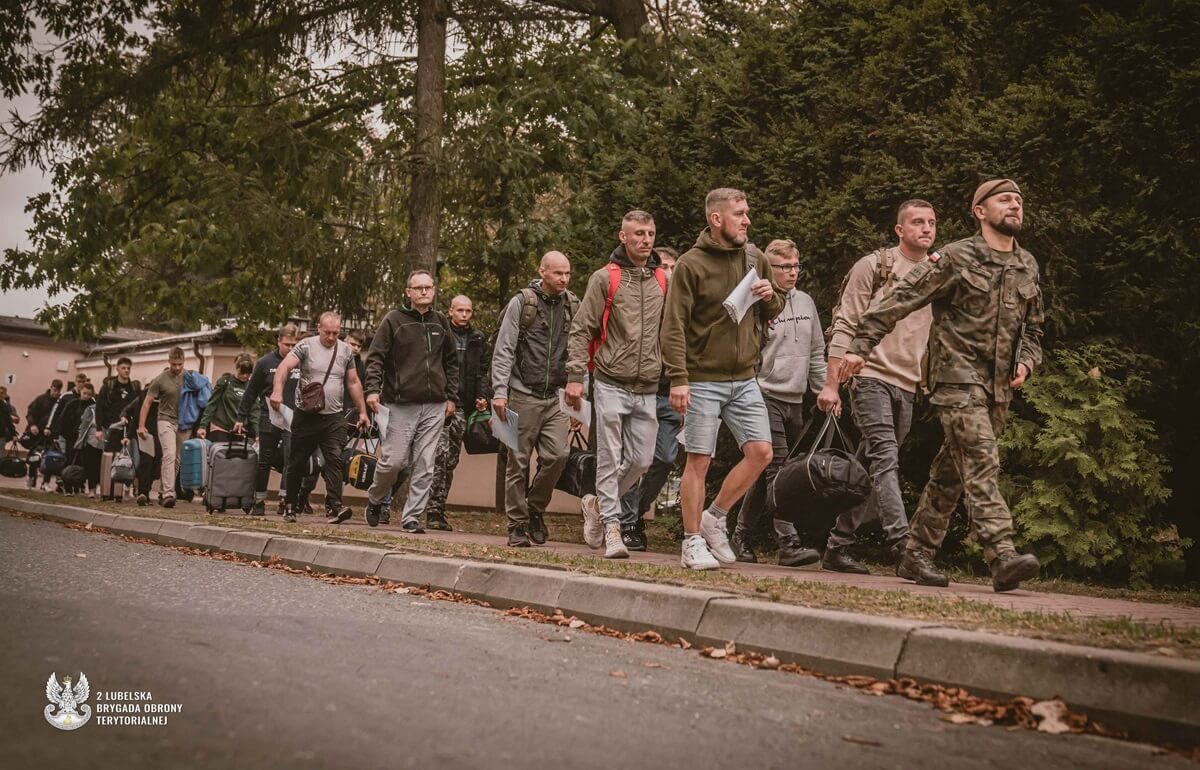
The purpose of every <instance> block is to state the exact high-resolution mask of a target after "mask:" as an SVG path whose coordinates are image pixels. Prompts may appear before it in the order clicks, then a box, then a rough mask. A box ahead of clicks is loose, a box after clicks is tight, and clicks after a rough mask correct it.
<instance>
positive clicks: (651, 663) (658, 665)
mask: <svg viewBox="0 0 1200 770" xmlns="http://www.w3.org/2000/svg"><path fill="white" fill-rule="evenodd" d="M642 668H665V666H663V664H661V663H655V662H654V661H651V660H643V661H642Z"/></svg>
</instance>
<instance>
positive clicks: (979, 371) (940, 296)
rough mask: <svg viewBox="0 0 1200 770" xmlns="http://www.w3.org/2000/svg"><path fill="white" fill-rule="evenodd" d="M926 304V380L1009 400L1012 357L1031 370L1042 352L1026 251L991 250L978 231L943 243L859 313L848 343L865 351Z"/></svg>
mask: <svg viewBox="0 0 1200 770" xmlns="http://www.w3.org/2000/svg"><path fill="white" fill-rule="evenodd" d="M930 304H932V306H933V326H932V327H931V329H930V332H929V356H928V361H927V364H926V366H927V370H926V373H925V378H924V379H925V385H926V387H928V388H929V390H930V391H931V392H934V393H936V391H937V387H938V385H951V384H954V385H981V386H983V388H984V389H985V390H987V392H988V393H989V394H990V395H991V396H992V399H993V401H994V402H996V403H1001V402H1007V401H1011V400H1012V387H1011V386H1010V385H1009V379H1010V376H1011V373H1012V370H1013V368H1014V363H1022V364H1025V366H1026V367H1028V369H1029V371H1030V372H1032V371H1033V370H1034V368H1035V367H1036V366H1037V365H1038V364H1039V363H1041V360H1042V342H1041V338H1042V321H1043V318H1044V316H1043V311H1042V290H1041V285H1040V284H1039V282H1038V265H1037V261H1036V260H1035V259H1034V258H1033V255H1032V254H1030V253H1029V252H1028V251H1025V250H1024V249H1022V248H1021V247H1020V246H1017V245H1015V244H1014V248H1013V252H1012V254H1005V255H1000V254H997V253H996V252H994V251H992V250H991V249H990V248H989V247H988V245H987V242H986V241H984V239H983V236H982V235H981V234H976V235H975V236H974V237H973V238H964V239H963V240H961V241H955V242H954V243H951V244H948V245H946V246H945V247H944V248H942V249H941V250H940V253H934V254H931V255H930V258H929V261H927V262H923V263H921V264H919V265H917V266H916V267H914V268H913V269H912V270H910V271H909V272H908V274H907V275H905V276H904V279H903V280H902V281H900V282H899V283H897V284H896V285H895V287H894V288H893V290H892V292H891V293H890V294H889V295H887V296H886V297H884V298H882V300H881V301H880V302H879V303H878V304H877V305H875V306H873V307H871V308H870V309H869V310H868V311H867V312H866V314H865V315H863V317H862V320H861V321H859V324H858V330H857V333H856V335H855V337H854V340H853V342H851V343H850V346H849V348H847V350H848V351H849V352H851V353H854V354H856V355H859V356H862V357H863V358H866V357H867V356H868V355H869V354H870V352H871V350H872V349H873V348H874V347H875V346H876V345H877V344H879V341H880V340H881V339H883V337H884V335H886V334H887V333H888V332H890V331H891V330H892V328H893V327H895V325H896V322H897V321H899V320H900V319H901V318H904V317H905V316H906V315H908V314H909V313H911V312H913V311H914V310H917V309H918V308H922V307H924V306H925V305H930ZM1018 336H1019V337H1020V338H1019V340H1018ZM1017 345H1019V348H1017V347H1016V346H1017ZM934 400H935V401H936V398H935V399H934Z"/></svg>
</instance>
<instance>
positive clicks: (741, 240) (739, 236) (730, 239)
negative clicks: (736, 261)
mask: <svg viewBox="0 0 1200 770" xmlns="http://www.w3.org/2000/svg"><path fill="white" fill-rule="evenodd" d="M721 237H722V238H724V239H725V241H726V242H727V243H729V244H732V245H733V247H734V248H737V249H740V248H741V247H743V246H745V245H746V241H747V240H748V238H746V236H745V234H743V233H740V232H733V233H731V232H728V231H727V230H725V229H724V228H721Z"/></svg>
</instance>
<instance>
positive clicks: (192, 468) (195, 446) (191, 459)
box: [179, 438, 212, 492]
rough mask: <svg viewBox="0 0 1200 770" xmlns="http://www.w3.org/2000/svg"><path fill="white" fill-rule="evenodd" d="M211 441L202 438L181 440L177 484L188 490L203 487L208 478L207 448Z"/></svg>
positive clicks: (196, 490)
mask: <svg viewBox="0 0 1200 770" xmlns="http://www.w3.org/2000/svg"><path fill="white" fill-rule="evenodd" d="M210 446H212V444H211V442H209V441H208V440H207V439H202V438H190V439H188V440H187V441H185V442H183V452H182V453H181V454H180V456H179V486H180V488H181V489H184V490H186V491H189V492H198V491H200V490H201V489H204V487H205V482H206V480H207V478H208V448H209V447H210Z"/></svg>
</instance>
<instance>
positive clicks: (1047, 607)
mask: <svg viewBox="0 0 1200 770" xmlns="http://www.w3.org/2000/svg"><path fill="white" fill-rule="evenodd" d="M21 487H23V483H22V480H21V479H8V478H0V494H2V493H3V490H4V489H6V488H7V489H18V488H21ZM87 503H88V499H87V498H86V497H81V498H77V502H76V503H74V504H75V505H80V506H86V505H87ZM349 504H350V505H352V506H353V507H354V518H352V519H351V520H350V521H348V522H346V523H345V524H342V525H340V527H339V528H344V529H359V530H367V529H368V527H367V524H366V521H365V520H364V518H363V510H362V506H360V505H356V504H354V502H353V501H350V502H349ZM125 505H128V506H129V508H130V510H129V515H131V516H155V515H156V512H157V511H161V510H162V509H160V508H158V507H157V506H150V507H147V508H139V507H137V506H136V505H135V504H133V503H132V502H131V501H130V499H129V498H128V497H126V499H125ZM175 510H178V511H192V512H195V513H203V512H204V506H202V505H200V504H199V503H198V502H193V503H186V502H183V501H180V502H179V503H177V504H176V506H175ZM267 510H268V516H267V517H266V518H267V519H269V520H272V521H276V522H280V523H282V519H281V518H280V517H279V516H275V515H273V513H271V512H273V511H274V510H275V505H274V504H271V505H269V506H268V508H267ZM236 514H237V512H236V511H234V512H232V513H231V514H226V515H236ZM448 518H449V519H450V522H451V524H453V521H454V512H453V511H450V512H449V513H448ZM557 518H559V517H558V516H557V515H555V514H550V515H547V519H548V520H549V521H551V522H553V521H554V520H555V519H557ZM497 520H499V517H497ZM305 524H308V525H313V524H319V525H321V526H324V517H323V516H304V517H301V520H300V522H299V523H298V524H296V525H295V526H296V527H297V532H299V530H300V529H301V528H303V527H304V525H305ZM372 531H374V532H379V533H383V534H388V535H395V536H397V537H403V538H414V539H425V540H441V541H445V542H448V543H461V544H473V545H486V546H489V547H493V548H507V547H508V544H507V540H506V539H505V537H504V536H502V535H485V534H476V533H471V532H438V531H436V530H427V531H426V532H425V534H423V535H409V534H407V533H404V532H401V530H400V525H399V523H394V524H390V525H386V526H379V527H377V528H375V529H374V530H372ZM534 548H538V549H542V550H548V551H552V552H554V553H558V554H562V555H564V556H589V557H596V556H597V552H596V551H593V550H592V549H590V548H588V547H587V546H586V545H584V544H582V543H561V542H555V541H550V542H547V543H546V544H545V545H544V546H534ZM629 561H631V562H635V563H642V564H654V565H659V566H670V567H679V554H678V553H653V552H645V553H636V552H635V553H631V554H630V558H629ZM726 569H728V570H729V571H731V572H736V573H737V574H739V575H745V576H747V577H758V578H773V579H786V580H796V581H810V582H817V583H828V584H836V585H840V586H852V587H855V588H866V589H872V590H877V591H907V592H908V593H912V594H917V595H925V596H937V597H941V598H946V597H958V598H961V599H969V600H971V601H974V602H980V603H983V604H990V605H993V606H996V607H1001V608H1003V609H1007V610H1014V611H1018V612H1041V613H1046V614H1058V615H1069V616H1072V617H1076V618H1113V619H1119V618H1126V619H1129V620H1132V621H1135V622H1138V623H1150V624H1159V623H1163V624H1169V625H1173V626H1175V627H1176V628H1180V629H1183V628H1194V627H1200V607H1184V606H1179V605H1172V604H1155V603H1151V602H1141V601H1131V600H1127V599H1106V598H1100V597H1094V596H1079V595H1075V594H1059V593H1046V592H1041V591H1029V590H1017V591H1010V592H1008V593H1002V594H998V593H996V592H995V591H993V590H992V586H991V584H990V583H987V584H977V583H958V582H955V583H951V584H950V586H949V587H948V588H932V587H927V586H919V585H916V584H915V583H910V582H909V581H907V580H902V579H901V578H898V577H896V575H895V574H878V575H846V574H842V573H839V572H828V571H826V570H822V569H820V567H819V565H816V564H814V565H810V566H808V567H801V568H791V567H780V566H778V565H774V564H736V565H734V566H732V567H729V568H726Z"/></svg>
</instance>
